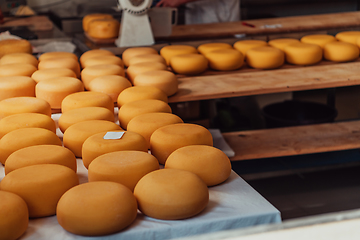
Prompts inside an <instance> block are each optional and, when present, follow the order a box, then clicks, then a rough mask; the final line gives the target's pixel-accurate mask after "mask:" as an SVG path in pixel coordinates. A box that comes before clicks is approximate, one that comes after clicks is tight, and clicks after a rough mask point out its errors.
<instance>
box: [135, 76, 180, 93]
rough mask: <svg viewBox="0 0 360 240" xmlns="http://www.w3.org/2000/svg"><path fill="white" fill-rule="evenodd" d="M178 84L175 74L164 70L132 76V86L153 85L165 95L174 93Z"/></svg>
mask: <svg viewBox="0 0 360 240" xmlns="http://www.w3.org/2000/svg"><path fill="white" fill-rule="evenodd" d="M178 85H179V83H178V79H177V77H176V75H175V74H174V73H172V72H170V71H165V70H154V71H148V72H144V73H140V74H139V75H137V76H136V77H135V78H134V86H153V87H156V88H159V89H160V90H161V91H163V92H164V93H165V94H166V96H171V95H174V94H175V93H176V92H177V91H178Z"/></svg>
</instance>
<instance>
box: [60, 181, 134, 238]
mask: <svg viewBox="0 0 360 240" xmlns="http://www.w3.org/2000/svg"><path fill="white" fill-rule="evenodd" d="M136 216H137V202H136V199H135V197H134V195H133V194H132V192H131V191H130V190H129V189H128V188H127V187H125V186H123V185H121V184H119V183H115V182H109V181H98V182H89V183H84V184H81V185H79V186H76V187H74V188H72V189H70V190H69V191H67V192H66V193H65V194H64V195H63V196H62V197H61V199H60V200H59V203H58V206H57V209H56V217H57V220H58V222H59V224H60V225H61V226H62V227H63V228H64V229H65V230H66V231H68V232H71V233H73V234H77V235H84V236H102V235H108V234H112V233H116V232H119V231H121V230H122V229H124V228H126V227H127V226H129V225H130V224H131V223H132V222H133V221H134V220H135V219H136Z"/></svg>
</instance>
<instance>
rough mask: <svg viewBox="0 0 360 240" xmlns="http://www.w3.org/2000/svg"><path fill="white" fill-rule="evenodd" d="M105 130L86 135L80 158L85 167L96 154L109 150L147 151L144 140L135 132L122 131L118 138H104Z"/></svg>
mask: <svg viewBox="0 0 360 240" xmlns="http://www.w3.org/2000/svg"><path fill="white" fill-rule="evenodd" d="M109 132H124V131H120V130H119V131H109ZM106 133H107V132H101V133H97V134H94V135H92V136H90V137H88V138H87V139H86V140H85V142H84V144H83V146H82V160H83V163H84V166H85V167H86V168H88V167H89V164H90V163H91V162H92V161H93V160H94V159H95V158H97V157H98V156H100V155H103V154H105V153H109V152H115V151H122V150H135V151H143V152H146V153H147V151H148V147H147V143H146V140H145V138H144V137H143V136H141V135H140V134H138V133H136V132H129V131H127V132H124V135H122V137H121V138H120V139H118V138H115V139H104V137H105V134H106Z"/></svg>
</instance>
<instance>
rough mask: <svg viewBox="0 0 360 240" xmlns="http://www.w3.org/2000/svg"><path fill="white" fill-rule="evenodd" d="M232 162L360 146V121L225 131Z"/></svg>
mask: <svg viewBox="0 0 360 240" xmlns="http://www.w3.org/2000/svg"><path fill="white" fill-rule="evenodd" d="M223 137H224V139H225V141H226V142H227V143H228V144H229V145H230V147H231V148H232V149H233V150H234V151H235V157H232V158H230V160H231V161H240V160H250V159H258V158H271V157H281V156H291V155H300V154H310V153H320V152H331V151H339V150H349V149H356V148H360V121H350V122H338V123H326V124H314V125H306V126H297V127H285V128H273V129H263V130H253V131H241V132H231V133H223Z"/></svg>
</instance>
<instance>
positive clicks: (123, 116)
mask: <svg viewBox="0 0 360 240" xmlns="http://www.w3.org/2000/svg"><path fill="white" fill-rule="evenodd" d="M151 112H165V113H171V107H170V106H169V105H168V104H167V103H165V102H163V101H161V100H157V99H143V100H137V101H133V102H129V103H126V104H124V105H122V106H121V108H120V109H119V114H118V116H119V122H120V126H121V127H122V128H123V129H126V128H127V125H128V123H129V122H130V120H131V119H132V118H134V117H136V116H139V115H140V114H144V113H151Z"/></svg>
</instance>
